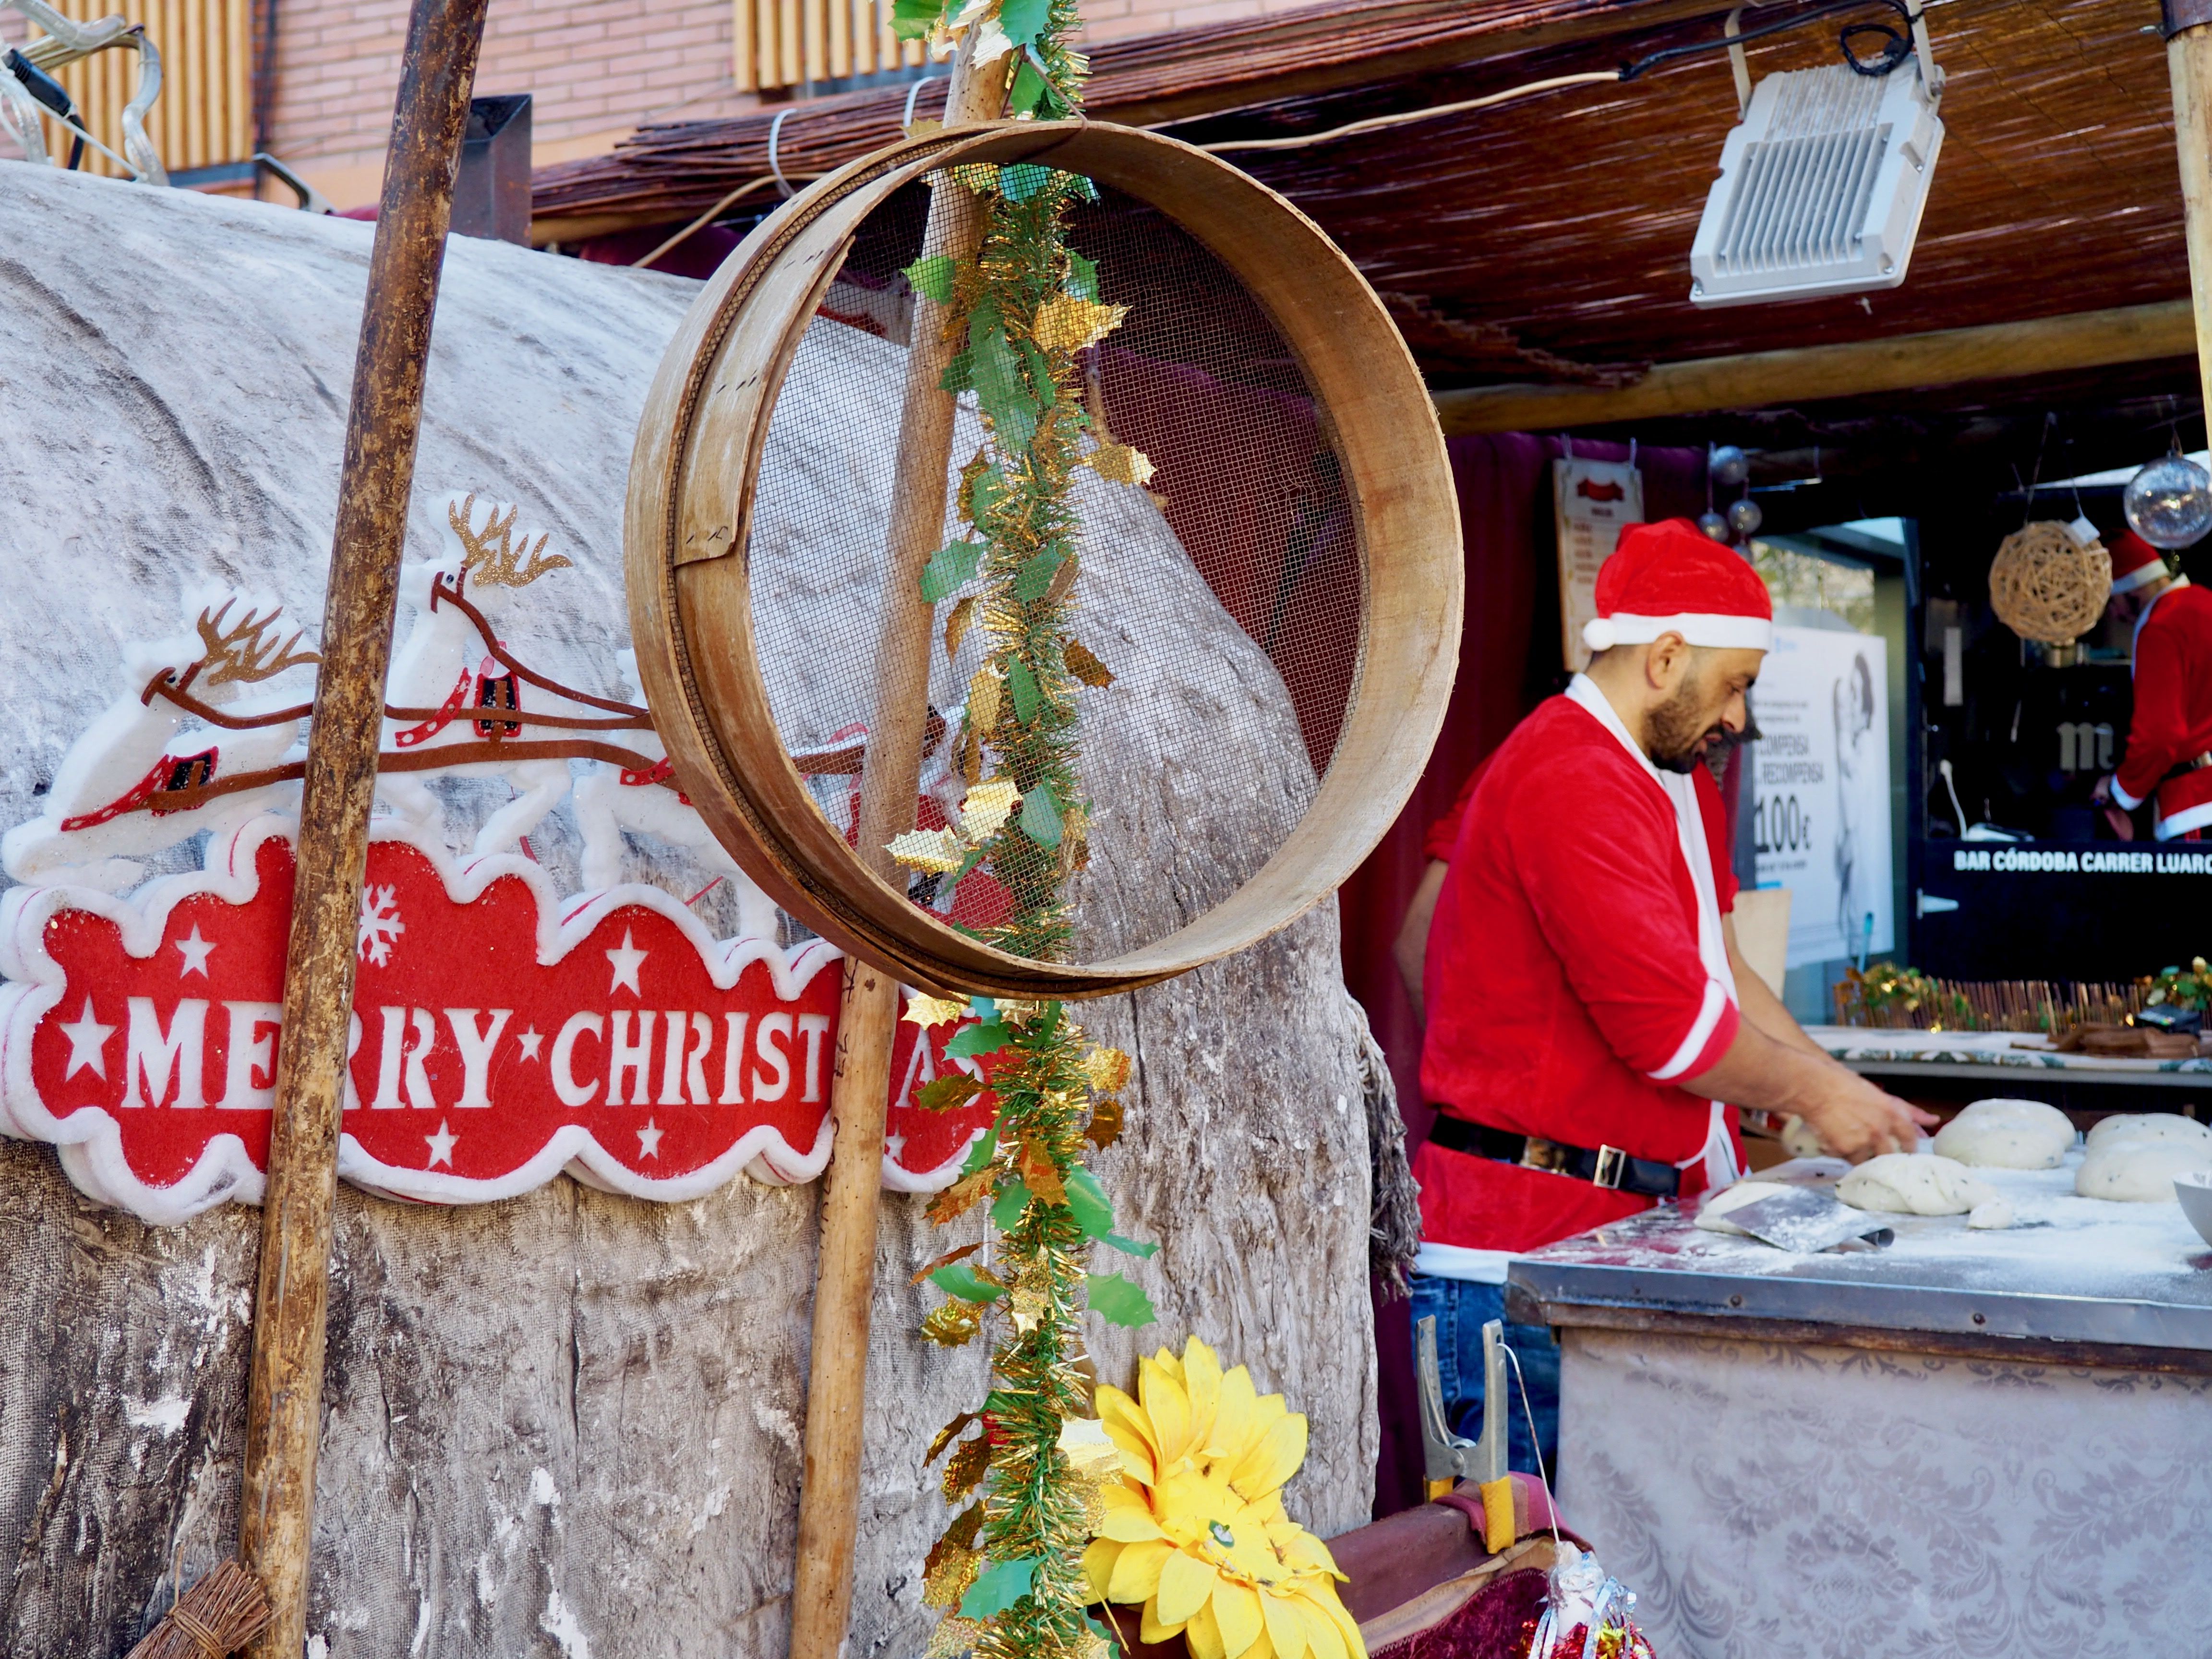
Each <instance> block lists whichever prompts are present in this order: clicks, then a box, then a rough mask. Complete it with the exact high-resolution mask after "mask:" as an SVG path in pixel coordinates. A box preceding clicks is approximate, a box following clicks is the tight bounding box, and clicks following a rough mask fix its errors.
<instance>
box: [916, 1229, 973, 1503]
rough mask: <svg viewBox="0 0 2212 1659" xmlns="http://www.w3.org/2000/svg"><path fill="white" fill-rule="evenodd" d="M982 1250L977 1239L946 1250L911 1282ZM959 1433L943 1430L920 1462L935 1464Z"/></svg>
mask: <svg viewBox="0 0 2212 1659" xmlns="http://www.w3.org/2000/svg"><path fill="white" fill-rule="evenodd" d="M982 1248H983V1245H982V1241H981V1240H980V1239H979V1240H977V1241H976V1242H975V1243H973V1244H963V1245H962V1246H961V1247H960V1248H959V1249H957V1250H947V1251H946V1252H945V1254H944V1255H940V1256H939V1257H938V1258H937V1260H936V1261H932V1262H930V1263H928V1264H927V1266H925V1267H922V1268H921V1270H920V1271H918V1272H917V1273H915V1276H914V1281H913V1282H914V1283H915V1284H917V1285H919V1284H921V1281H922V1280H923V1279H927V1278H928V1277H929V1276H930V1274H932V1273H935V1272H936V1271H937V1270H938V1269H939V1267H951V1265H952V1264H953V1263H954V1262H956V1261H960V1260H961V1259H962V1258H963V1257H966V1256H971V1255H975V1252H976V1251H978V1250H980V1249H982ZM959 1432H960V1431H959V1429H958V1427H957V1426H954V1427H951V1428H948V1429H947V1430H945V1432H944V1433H942V1434H940V1435H939V1436H938V1437H937V1443H936V1444H935V1446H933V1448H932V1449H931V1451H930V1454H929V1455H928V1456H927V1457H925V1458H923V1459H922V1460H921V1461H922V1462H925V1463H933V1462H936V1461H937V1454H938V1453H939V1452H940V1451H942V1450H944V1449H945V1441H947V1440H949V1439H951V1437H953V1436H954V1435H956V1434H957V1433H959Z"/></svg>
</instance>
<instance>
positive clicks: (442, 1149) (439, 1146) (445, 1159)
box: [422, 1118, 460, 1170]
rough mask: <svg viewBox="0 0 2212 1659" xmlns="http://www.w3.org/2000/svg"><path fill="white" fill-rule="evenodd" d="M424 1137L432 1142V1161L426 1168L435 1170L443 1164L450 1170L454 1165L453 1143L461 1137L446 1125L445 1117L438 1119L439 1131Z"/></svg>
mask: <svg viewBox="0 0 2212 1659" xmlns="http://www.w3.org/2000/svg"><path fill="white" fill-rule="evenodd" d="M422 1139H425V1140H427V1141H428V1142H429V1143H430V1162H429V1163H428V1164H427V1165H425V1166H424V1167H425V1168H427V1169H432V1170H435V1169H436V1168H437V1167H438V1166H439V1165H440V1164H444V1165H445V1166H446V1167H447V1169H449V1170H450V1169H452V1168H453V1144H454V1143H455V1142H456V1141H458V1140H459V1139H460V1137H459V1135H457V1134H455V1133H453V1131H452V1130H451V1129H448V1128H447V1127H446V1120H445V1119H443V1118H440V1119H439V1120H438V1133H435V1134H434V1135H424V1136H423V1137H422Z"/></svg>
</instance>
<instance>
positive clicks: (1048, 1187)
mask: <svg viewBox="0 0 2212 1659" xmlns="http://www.w3.org/2000/svg"><path fill="white" fill-rule="evenodd" d="M1014 1167H1015V1168H1016V1169H1018V1170H1020V1171H1021V1177H1022V1184H1023V1185H1024V1186H1025V1187H1027V1188H1029V1189H1030V1192H1031V1193H1032V1194H1035V1195H1036V1197H1038V1198H1040V1199H1042V1200H1044V1201H1045V1202H1046V1203H1048V1204H1065V1203H1066V1202H1067V1188H1066V1184H1065V1183H1064V1182H1062V1181H1061V1180H1060V1170H1059V1167H1058V1166H1057V1165H1055V1164H1054V1163H1053V1161H1052V1154H1051V1153H1050V1152H1047V1151H1046V1150H1045V1149H1044V1147H1043V1146H1042V1145H1041V1144H1039V1143H1038V1142H1036V1141H1034V1140H1024V1142H1022V1152H1021V1156H1020V1158H1018V1159H1016V1160H1015V1165H1014Z"/></svg>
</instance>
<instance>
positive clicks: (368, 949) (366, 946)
mask: <svg viewBox="0 0 2212 1659" xmlns="http://www.w3.org/2000/svg"><path fill="white" fill-rule="evenodd" d="M406 931H407V924H406V923H405V922H404V921H400V920H399V900H398V896H397V895H396V894H395V893H393V891H392V889H391V888H389V887H369V888H364V889H363V890H362V895H361V927H360V930H359V932H358V933H356V948H358V950H359V951H360V952H361V954H362V957H363V958H364V959H365V960H367V961H368V962H371V963H374V964H375V965H376V966H377V967H379V968H381V967H383V966H384V964H385V963H387V962H389V961H391V960H392V945H393V943H394V941H396V940H397V939H398V937H399V936H400V935H401V934H402V933H405V932H406Z"/></svg>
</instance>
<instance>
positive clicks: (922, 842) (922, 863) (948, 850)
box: [886, 829, 968, 1023]
mask: <svg viewBox="0 0 2212 1659" xmlns="http://www.w3.org/2000/svg"><path fill="white" fill-rule="evenodd" d="M886 850H887V851H889V852H890V855H891V856H892V857H893V858H895V859H896V860H898V861H899V862H900V863H901V864H906V865H911V866H913V867H914V868H915V869H917V870H929V871H933V872H936V873H937V874H939V875H943V874H944V873H945V872H947V871H949V870H957V869H958V868H959V867H960V865H961V862H962V860H964V859H965V858H966V857H967V856H968V849H967V848H965V847H964V846H963V845H962V844H961V842H960V837H959V836H956V835H954V834H953V833H952V832H951V830H950V829H909V830H908V831H907V832H906V833H905V834H904V835H902V836H892V837H891V841H890V847H889V848H887V849H886ZM917 1023H920V1022H917Z"/></svg>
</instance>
